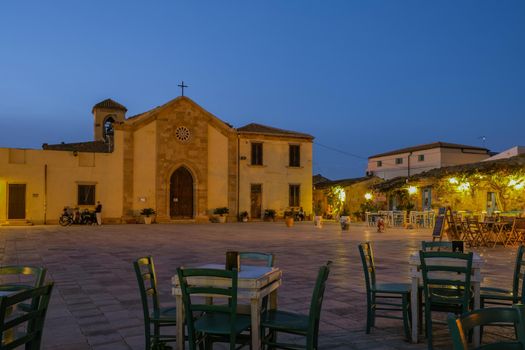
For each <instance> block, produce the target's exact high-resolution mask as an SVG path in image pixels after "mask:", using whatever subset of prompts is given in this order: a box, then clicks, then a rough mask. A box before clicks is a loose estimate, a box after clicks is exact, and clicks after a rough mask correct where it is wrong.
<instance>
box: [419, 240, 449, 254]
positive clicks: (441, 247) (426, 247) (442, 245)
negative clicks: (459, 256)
mask: <svg viewBox="0 0 525 350" xmlns="http://www.w3.org/2000/svg"><path fill="white" fill-rule="evenodd" d="M434 248H435V249H437V250H438V251H448V252H451V251H452V242H445V241H439V242H438V241H435V242H428V241H422V242H421V250H422V251H424V252H426V251H432V250H434Z"/></svg>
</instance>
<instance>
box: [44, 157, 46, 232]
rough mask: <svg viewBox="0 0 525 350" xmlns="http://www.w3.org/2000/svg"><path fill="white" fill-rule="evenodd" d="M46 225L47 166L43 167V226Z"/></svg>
mask: <svg viewBox="0 0 525 350" xmlns="http://www.w3.org/2000/svg"><path fill="white" fill-rule="evenodd" d="M46 224H47V164H45V165H44V225H46Z"/></svg>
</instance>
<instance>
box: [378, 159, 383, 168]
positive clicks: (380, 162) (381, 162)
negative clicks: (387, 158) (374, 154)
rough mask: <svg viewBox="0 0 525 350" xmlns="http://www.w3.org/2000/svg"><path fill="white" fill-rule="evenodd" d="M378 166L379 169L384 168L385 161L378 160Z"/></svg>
mask: <svg viewBox="0 0 525 350" xmlns="http://www.w3.org/2000/svg"><path fill="white" fill-rule="evenodd" d="M376 165H377V167H378V168H380V167H382V166H383V161H382V160H378V161H377V162H376Z"/></svg>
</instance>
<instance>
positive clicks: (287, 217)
mask: <svg viewBox="0 0 525 350" xmlns="http://www.w3.org/2000/svg"><path fill="white" fill-rule="evenodd" d="M293 217H294V212H293V210H286V211H285V212H284V222H285V223H286V226H287V227H292V226H293V223H294V220H293Z"/></svg>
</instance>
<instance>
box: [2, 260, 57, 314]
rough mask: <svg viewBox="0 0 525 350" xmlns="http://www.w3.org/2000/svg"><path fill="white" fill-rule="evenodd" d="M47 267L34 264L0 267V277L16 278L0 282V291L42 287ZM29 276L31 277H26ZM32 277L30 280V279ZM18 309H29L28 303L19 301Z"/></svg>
mask: <svg viewBox="0 0 525 350" xmlns="http://www.w3.org/2000/svg"><path fill="white" fill-rule="evenodd" d="M46 273H47V269H45V268H43V267H36V266H3V267H0V278H1V279H2V280H4V279H8V280H11V279H17V280H18V281H7V283H2V284H0V291H23V290H28V289H31V288H36V287H42V286H43V285H44V281H45V279H46ZM26 277H31V278H26ZM31 279H32V281H31ZM17 308H18V309H20V310H29V308H30V304H26V303H20V304H19V305H17Z"/></svg>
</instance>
